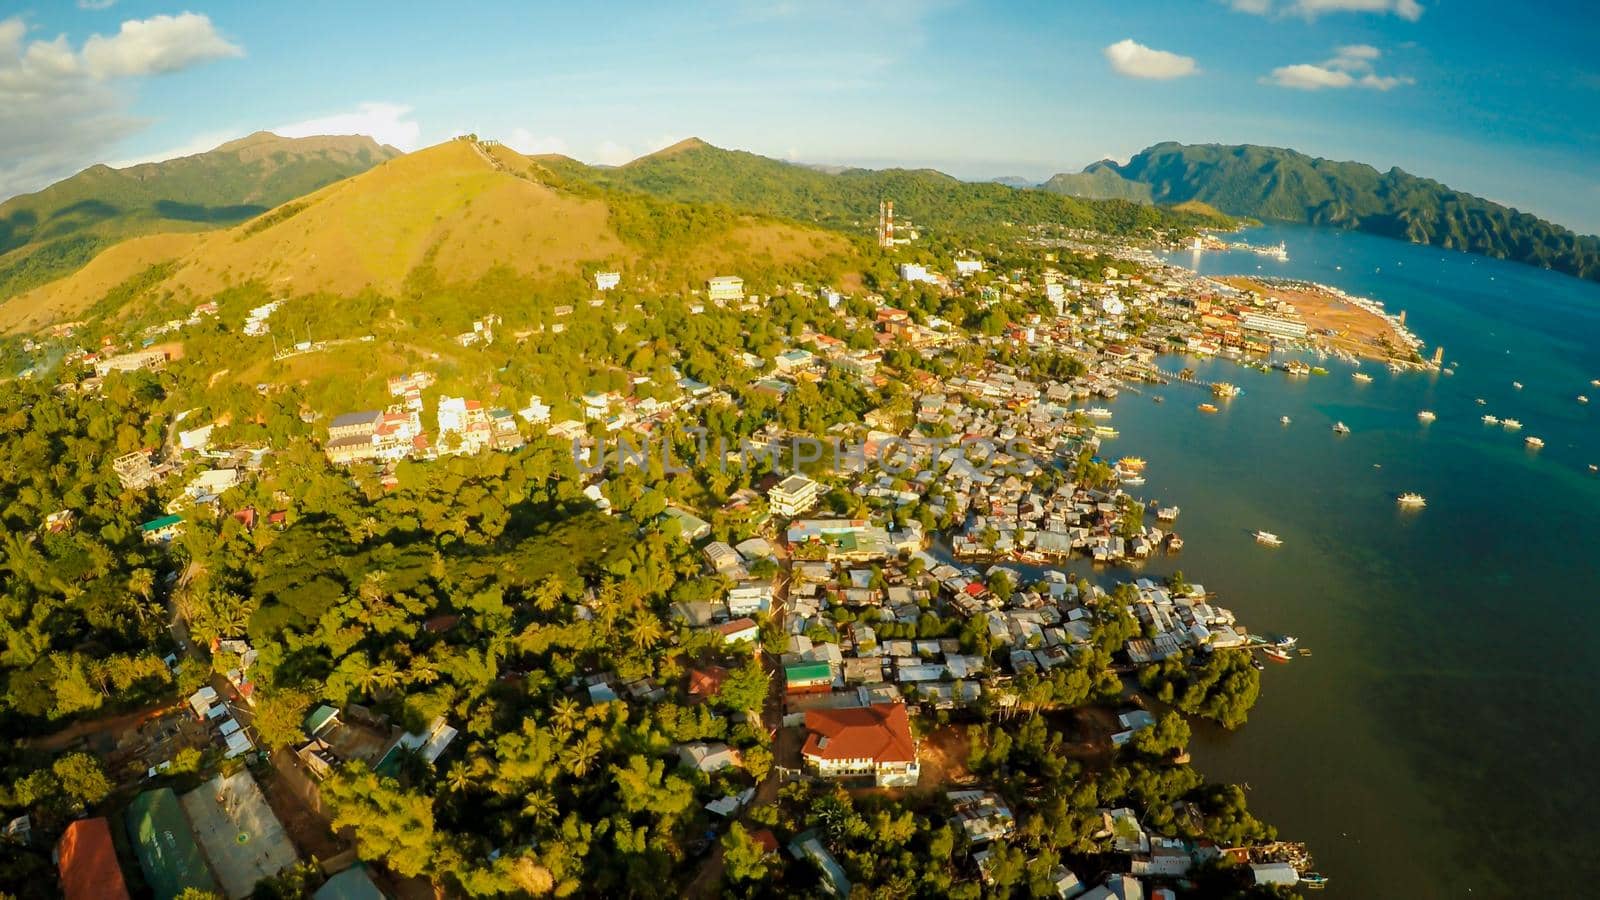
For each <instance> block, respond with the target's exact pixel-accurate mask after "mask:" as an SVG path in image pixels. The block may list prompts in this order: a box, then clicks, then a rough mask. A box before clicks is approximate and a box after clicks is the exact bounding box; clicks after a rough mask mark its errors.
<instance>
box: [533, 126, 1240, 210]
mask: <svg viewBox="0 0 1600 900" xmlns="http://www.w3.org/2000/svg"><path fill="white" fill-rule="evenodd" d="M555 167H556V168H557V169H558V170H559V171H562V172H563V173H565V174H567V175H569V176H571V177H574V178H580V179H583V180H587V181H591V182H593V183H595V184H599V185H604V186H608V187H613V188H621V189H626V190H631V191H638V192H642V193H646V194H650V195H652V196H657V197H664V198H670V199H673V200H680V201H687V202H693V203H715V204H722V205H726V206H730V207H733V208H736V209H741V210H746V211H750V212H757V213H762V214H766V215H772V216H781V217H783V218H787V219H794V220H798V221H802V222H811V223H816V224H819V225H824V226H828V227H834V228H839V229H842V230H853V231H855V232H858V233H861V232H862V227H863V225H864V224H865V223H870V222H871V221H873V220H874V219H876V218H877V215H878V202H879V201H880V200H884V199H889V200H893V201H894V204H895V213H896V214H897V216H899V217H900V218H901V219H909V220H912V221H914V222H915V223H916V225H918V226H920V227H922V228H925V229H926V228H932V229H934V230H937V231H941V232H945V233H952V232H971V231H974V230H983V229H991V228H996V227H1001V226H1005V225H1009V224H1013V223H1028V224H1034V223H1050V224H1057V225H1063V226H1067V227H1076V228H1093V229H1097V230H1100V231H1105V232H1111V233H1131V232H1135V231H1139V230H1142V229H1145V228H1151V227H1158V228H1160V227H1165V228H1181V227H1186V226H1194V225H1215V224H1220V223H1219V221H1218V220H1217V219H1215V218H1210V217H1207V216H1204V215H1198V214H1194V213H1186V212H1174V211H1172V210H1168V209H1165V208H1162V207H1152V206H1150V205H1147V204H1145V205H1141V204H1136V203H1129V202H1125V201H1112V202H1097V201H1088V200H1081V199H1077V198H1073V197H1066V196H1063V195H1061V194H1058V193H1052V192H1048V191H1042V190H1032V189H1026V190H1018V189H1016V188H1012V187H1007V186H1006V185H1002V184H996V183H993V182H989V183H982V182H966V181H961V180H960V179H957V178H954V177H952V176H950V175H946V174H944V173H943V172H938V171H935V170H932V169H881V170H879V169H842V170H834V169H828V170H819V169H817V168H815V167H811V166H805V165H797V164H793V163H786V162H781V161H779V160H775V159H769V158H767V157H764V156H758V155H756V154H754V153H747V152H744V151H741V150H723V149H720V148H718V147H713V146H711V145H710V144H707V143H705V142H704V141H701V140H698V139H694V138H691V139H689V140H687V141H682V142H679V143H677V144H674V145H673V146H671V147H668V148H667V149H665V150H662V151H659V152H656V153H652V154H650V155H649V156H644V157H640V158H639V159H636V160H634V161H632V162H630V163H628V164H626V165H623V166H617V167H615V168H608V169H601V168H595V167H586V166H583V165H582V164H581V163H577V162H575V161H572V160H565V161H564V162H562V163H560V164H559V165H556V166H555Z"/></svg>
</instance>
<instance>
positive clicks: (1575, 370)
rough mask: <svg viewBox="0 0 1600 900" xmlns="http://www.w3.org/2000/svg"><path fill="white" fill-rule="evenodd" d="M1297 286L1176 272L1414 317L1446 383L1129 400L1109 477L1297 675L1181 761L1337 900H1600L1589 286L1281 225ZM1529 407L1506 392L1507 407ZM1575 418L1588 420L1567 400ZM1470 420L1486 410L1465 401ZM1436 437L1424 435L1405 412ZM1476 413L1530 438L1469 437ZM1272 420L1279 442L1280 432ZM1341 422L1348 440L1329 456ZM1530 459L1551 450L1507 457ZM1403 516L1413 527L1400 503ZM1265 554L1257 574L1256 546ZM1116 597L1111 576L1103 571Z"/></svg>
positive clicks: (1118, 416) (1203, 363)
mask: <svg viewBox="0 0 1600 900" xmlns="http://www.w3.org/2000/svg"><path fill="white" fill-rule="evenodd" d="M1243 237H1244V239H1245V240H1248V241H1250V242H1252V243H1257V244H1275V243H1277V242H1278V241H1280V240H1281V241H1283V242H1284V243H1285V244H1287V246H1288V250H1289V261H1287V262H1278V261H1274V260H1271V259H1269V258H1266V257H1261V256H1257V255H1254V254H1249V253H1205V254H1202V255H1199V256H1196V255H1192V254H1190V253H1179V254H1172V255H1171V257H1170V258H1171V260H1172V261H1173V262H1176V263H1179V264H1182V265H1186V266H1191V267H1195V268H1198V269H1199V270H1200V271H1202V272H1206V273H1252V274H1270V275H1282V276H1290V277H1296V278H1304V279H1309V280H1313V281H1318V282H1322V283H1326V284H1332V285H1336V286H1338V287H1341V288H1343V289H1345V290H1346V291H1349V292H1352V293H1355V294H1359V295H1363V296H1367V297H1371V298H1373V299H1377V300H1381V301H1383V302H1384V303H1385V304H1386V305H1387V307H1388V308H1389V309H1391V310H1400V309H1403V310H1405V311H1406V313H1407V322H1408V324H1409V325H1410V327H1411V328H1412V330H1414V331H1415V332H1416V333H1417V334H1418V335H1420V336H1421V337H1422V338H1423V340H1424V341H1426V342H1427V352H1428V353H1430V354H1431V352H1432V350H1433V347H1434V346H1435V345H1443V346H1444V347H1445V360H1446V362H1447V363H1448V362H1451V361H1454V362H1457V363H1458V364H1459V365H1458V367H1457V368H1456V373H1455V374H1454V375H1453V376H1445V375H1440V374H1404V375H1395V374H1391V373H1389V372H1388V371H1387V370H1385V369H1383V368H1381V367H1379V366H1377V365H1375V364H1372V363H1368V364H1366V365H1365V366H1363V369H1364V370H1365V371H1367V372H1369V373H1370V374H1371V375H1372V376H1373V381H1372V383H1371V384H1366V385H1362V384H1359V383H1357V382H1355V381H1354V380H1352V379H1351V377H1350V373H1351V371H1352V370H1353V367H1352V366H1350V365H1348V364H1345V363H1341V362H1337V361H1329V362H1326V363H1324V365H1326V366H1327V368H1328V369H1329V370H1330V374H1329V375H1327V376H1325V377H1301V378H1290V377H1288V376H1287V375H1285V374H1283V373H1279V372H1274V373H1271V374H1266V373H1260V372H1255V371H1249V370H1245V369H1242V368H1240V367H1237V366H1235V365H1233V364H1232V363H1230V362H1228V361H1224V360H1190V359H1184V358H1181V357H1171V358H1167V359H1164V360H1162V364H1163V366H1164V367H1165V368H1167V369H1168V370H1170V371H1176V370H1177V369H1179V368H1181V367H1183V366H1184V365H1193V366H1194V367H1196V368H1197V369H1198V371H1199V374H1200V377H1202V378H1206V379H1210V380H1227V381H1232V382H1234V383H1236V384H1238V385H1239V386H1240V387H1242V388H1243V389H1244V393H1243V395H1242V396H1240V397H1237V398H1235V399H1233V400H1231V401H1219V405H1222V407H1223V408H1222V411H1221V412H1220V413H1219V414H1217V415H1205V414H1202V413H1200V412H1197V411H1196V409H1195V406H1196V405H1197V404H1198V403H1200V402H1202V401H1204V400H1206V399H1208V397H1207V396H1206V395H1205V394H1204V392H1202V391H1201V390H1200V389H1198V388H1196V387H1193V386H1188V385H1182V384H1173V385H1169V386H1166V387H1160V388H1156V389H1155V390H1154V392H1153V393H1157V394H1160V395H1162V396H1163V397H1164V400H1165V402H1163V403H1160V404H1157V403H1155V402H1153V401H1152V400H1151V398H1150V396H1149V393H1148V392H1147V394H1146V395H1145V396H1137V395H1135V394H1133V393H1131V392H1130V393H1124V394H1123V395H1122V396H1121V397H1119V398H1118V400H1117V401H1116V402H1115V404H1114V405H1113V409H1114V413H1115V418H1114V419H1113V424H1114V425H1115V426H1116V427H1117V428H1118V429H1119V431H1120V432H1121V436H1120V437H1119V438H1117V439H1116V440H1114V441H1109V442H1107V444H1106V446H1105V448H1104V450H1103V453H1104V455H1106V456H1109V457H1113V458H1114V457H1116V456H1120V455H1130V454H1131V455H1139V456H1143V457H1145V458H1146V459H1148V460H1149V463H1150V467H1149V473H1148V476H1147V477H1148V483H1147V484H1146V485H1145V486H1144V487H1142V488H1140V489H1138V490H1139V491H1140V492H1141V493H1142V494H1143V495H1144V496H1145V497H1147V498H1159V499H1160V500H1161V502H1162V503H1163V505H1166V504H1177V505H1179V506H1181V507H1182V509H1183V512H1182V515H1181V516H1180V518H1179V519H1178V521H1177V523H1176V527H1177V530H1178V531H1179V532H1180V533H1181V534H1182V535H1183V536H1184V539H1185V541H1186V544H1187V545H1186V546H1185V548H1184V550H1183V551H1182V553H1180V554H1176V555H1174V556H1171V557H1166V558H1162V559H1159V560H1153V561H1151V562H1150V563H1148V564H1147V565H1146V566H1145V569H1144V571H1145V573H1148V574H1162V573H1165V572H1168V571H1170V570H1172V569H1174V568H1181V569H1182V570H1183V571H1184V573H1185V575H1186V577H1188V578H1189V580H1190V581H1194V582H1199V583H1202V584H1204V585H1205V586H1206V588H1207V589H1208V590H1213V591H1216V592H1217V593H1218V594H1219V595H1220V599H1219V602H1220V603H1221V604H1222V605H1224V606H1227V607H1230V608H1232V609H1233V610H1234V611H1235V612H1236V613H1238V614H1239V617H1240V619H1241V621H1242V622H1244V623H1245V624H1247V625H1249V626H1250V627H1252V628H1254V629H1255V630H1257V631H1266V632H1273V631H1282V632H1289V633H1293V634H1295V635H1298V636H1299V638H1300V641H1301V646H1303V647H1307V648H1310V649H1311V650H1312V651H1313V653H1314V655H1313V656H1312V657H1310V658H1296V659H1294V660H1293V661H1292V662H1290V663H1288V664H1286V665H1270V666H1269V668H1268V670H1267V671H1266V672H1265V673H1264V679H1263V690H1262V699H1261V701H1260V703H1259V705H1258V706H1257V707H1256V709H1255V711H1254V712H1252V713H1251V716H1250V722H1249V724H1248V725H1246V726H1245V727H1244V728H1242V729H1240V730H1239V731H1237V732H1233V733H1228V732H1223V731H1221V730H1218V729H1213V728H1197V730H1196V740H1195V747H1194V752H1195V762H1196V764H1197V765H1198V766H1199V767H1200V769H1201V770H1202V771H1204V772H1205V773H1206V774H1207V775H1209V776H1211V777H1212V778H1214V779H1219V780H1228V781H1237V782H1243V783H1248V784H1249V786H1250V789H1251V791H1250V796H1251V803H1252V805H1253V807H1254V808H1255V809H1256V810H1257V811H1258V813H1259V814H1261V815H1262V817H1263V818H1265V819H1267V820H1268V821H1270V822H1272V823H1274V824H1275V825H1277V826H1278V827H1279V830H1280V832H1281V834H1282V835H1283V836H1284V837H1285V838H1286V839H1296V840H1306V841H1309V842H1310V843H1311V845H1312V849H1313V852H1314V854H1315V856H1316V859H1317V864H1318V867H1319V869H1320V870H1321V871H1322V872H1324V873H1325V874H1326V875H1328V876H1329V877H1330V879H1331V884H1330V885H1329V888H1328V890H1327V891H1326V892H1325V895H1326V896H1330V897H1332V896H1337V897H1452V898H1453V897H1465V896H1479V897H1509V896H1544V895H1552V896H1554V895H1560V896H1568V895H1574V894H1576V895H1586V894H1589V893H1590V892H1591V891H1593V890H1595V887H1594V886H1595V885H1596V884H1600V854H1596V853H1595V851H1594V848H1595V847H1596V846H1597V845H1600V809H1597V806H1596V801H1600V765H1597V763H1600V760H1597V759H1596V756H1597V751H1600V706H1597V703H1596V699H1597V697H1600V477H1597V476H1596V475H1594V474H1592V473H1590V472H1589V471H1588V466H1589V464H1591V463H1595V464H1600V387H1594V386H1591V385H1590V384H1589V381H1590V379H1593V378H1600V284H1594V283H1589V282H1583V281H1579V280H1577V279H1574V278H1569V277H1566V276H1563V275H1558V274H1555V273H1551V272H1546V271H1542V270H1539V269H1535V268H1530V267H1526V266H1520V265H1515V264H1511V263H1504V262H1499V261H1495V260H1490V259H1485V258H1481V257H1475V256H1468V255H1465V254H1460V253H1455V252H1452V251H1445V250H1438V249H1433V248H1427V247H1419V246H1414V245H1410V244H1406V243H1404V242H1400V241H1393V240H1385V239H1381V238H1374V237H1368V236H1364V235H1360V234H1354V233H1349V232H1339V231H1331V230H1321V229H1312V228H1303V227H1280V226H1271V227H1264V228H1259V229H1255V230H1252V231H1250V232H1247V233H1245V234H1244V235H1243ZM1513 381H1520V382H1522V383H1523V385H1524V387H1523V388H1522V389H1521V390H1518V389H1516V388H1515V387H1513V385H1512V382H1513ZM1579 394H1588V395H1590V396H1591V397H1592V398H1593V399H1594V403H1593V404H1590V405H1587V406H1585V405H1581V404H1579V403H1578V402H1577V401H1576V397H1577V395H1579ZM1480 397H1481V398H1483V399H1484V400H1485V404H1484V405H1482V406H1480V405H1478V404H1477V403H1476V402H1475V401H1476V399H1477V398H1480ZM1422 409H1431V410H1434V411H1435V412H1436V413H1437V414H1438V419H1437V421H1435V422H1433V423H1432V424H1424V423H1422V422H1420V421H1419V420H1418V419H1417V412H1418V410H1422ZM1485 412H1490V413H1493V414H1495V415H1496V416H1501V417H1506V416H1510V417H1514V418H1517V419H1520V420H1522V422H1523V423H1524V428H1523V430H1522V431H1521V432H1518V433H1513V432H1508V431H1506V430H1504V429H1502V428H1499V427H1490V426H1486V425H1484V424H1482V423H1481V421H1480V417H1481V416H1482V415H1483V414H1484V413H1485ZM1284 415H1287V416H1289V417H1290V419H1291V424H1290V425H1288V426H1284V425H1282V424H1280V422H1279V417H1280V416H1284ZM1340 420H1342V421H1343V422H1345V423H1346V424H1347V425H1348V426H1349V427H1350V428H1351V429H1352V433H1351V434H1350V435H1348V436H1345V437H1340V436H1337V435H1335V434H1334V433H1333V432H1332V430H1331V426H1332V425H1333V423H1334V422H1335V421H1340ZM1527 435H1537V436H1539V437H1542V438H1543V439H1544V440H1545V442H1546V445H1545V447H1544V449H1543V450H1539V451H1533V450H1529V449H1526V448H1525V447H1524V445H1523V438H1524V437H1525V436H1527ZM1404 491H1416V492H1418V493H1421V494H1423V495H1424V496H1426V497H1427V500H1428V505H1427V508H1426V509H1423V510H1419V511H1414V512H1408V511H1405V510H1401V509H1400V508H1398V507H1397V505H1396V503H1395V497H1396V495H1397V494H1399V493H1401V492H1404ZM1255 529H1264V530H1267V531H1272V532H1276V533H1277V534H1279V535H1281V536H1282V537H1283V539H1284V546H1283V547H1282V548H1280V549H1277V550H1270V549H1267V548H1264V547H1261V546H1258V545H1257V544H1255V543H1254V541H1253V540H1252V539H1251V536H1250V533H1251V531H1253V530H1255ZM1106 574H1107V575H1113V574H1114V575H1115V576H1116V577H1125V576H1126V573H1125V572H1107V573H1106Z"/></svg>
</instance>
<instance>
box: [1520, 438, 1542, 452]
mask: <svg viewBox="0 0 1600 900" xmlns="http://www.w3.org/2000/svg"><path fill="white" fill-rule="evenodd" d="M1522 442H1523V443H1524V444H1527V445H1528V446H1529V447H1532V448H1533V449H1535V450H1537V449H1539V448H1540V447H1543V446H1544V440H1543V439H1541V438H1536V437H1533V436H1532V435H1529V436H1528V437H1525V438H1523V439H1522Z"/></svg>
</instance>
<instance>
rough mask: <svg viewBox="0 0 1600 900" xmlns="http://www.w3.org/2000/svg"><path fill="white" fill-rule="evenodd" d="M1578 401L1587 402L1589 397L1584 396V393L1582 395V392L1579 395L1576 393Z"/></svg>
mask: <svg viewBox="0 0 1600 900" xmlns="http://www.w3.org/2000/svg"><path fill="white" fill-rule="evenodd" d="M1578 402H1579V403H1588V402H1589V398H1588V397H1585V396H1584V395H1582V394H1579V395H1578Z"/></svg>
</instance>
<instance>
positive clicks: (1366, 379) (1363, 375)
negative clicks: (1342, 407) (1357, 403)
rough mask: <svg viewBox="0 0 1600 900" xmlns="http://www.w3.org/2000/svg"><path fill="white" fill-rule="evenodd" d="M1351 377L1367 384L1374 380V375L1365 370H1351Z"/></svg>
mask: <svg viewBox="0 0 1600 900" xmlns="http://www.w3.org/2000/svg"><path fill="white" fill-rule="evenodd" d="M1350 377H1351V378H1354V379H1355V380H1357V381H1359V382H1361V383H1362V384H1367V383H1368V382H1370V381H1372V376H1371V375H1368V374H1367V373H1365V372H1351V373H1350Z"/></svg>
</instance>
